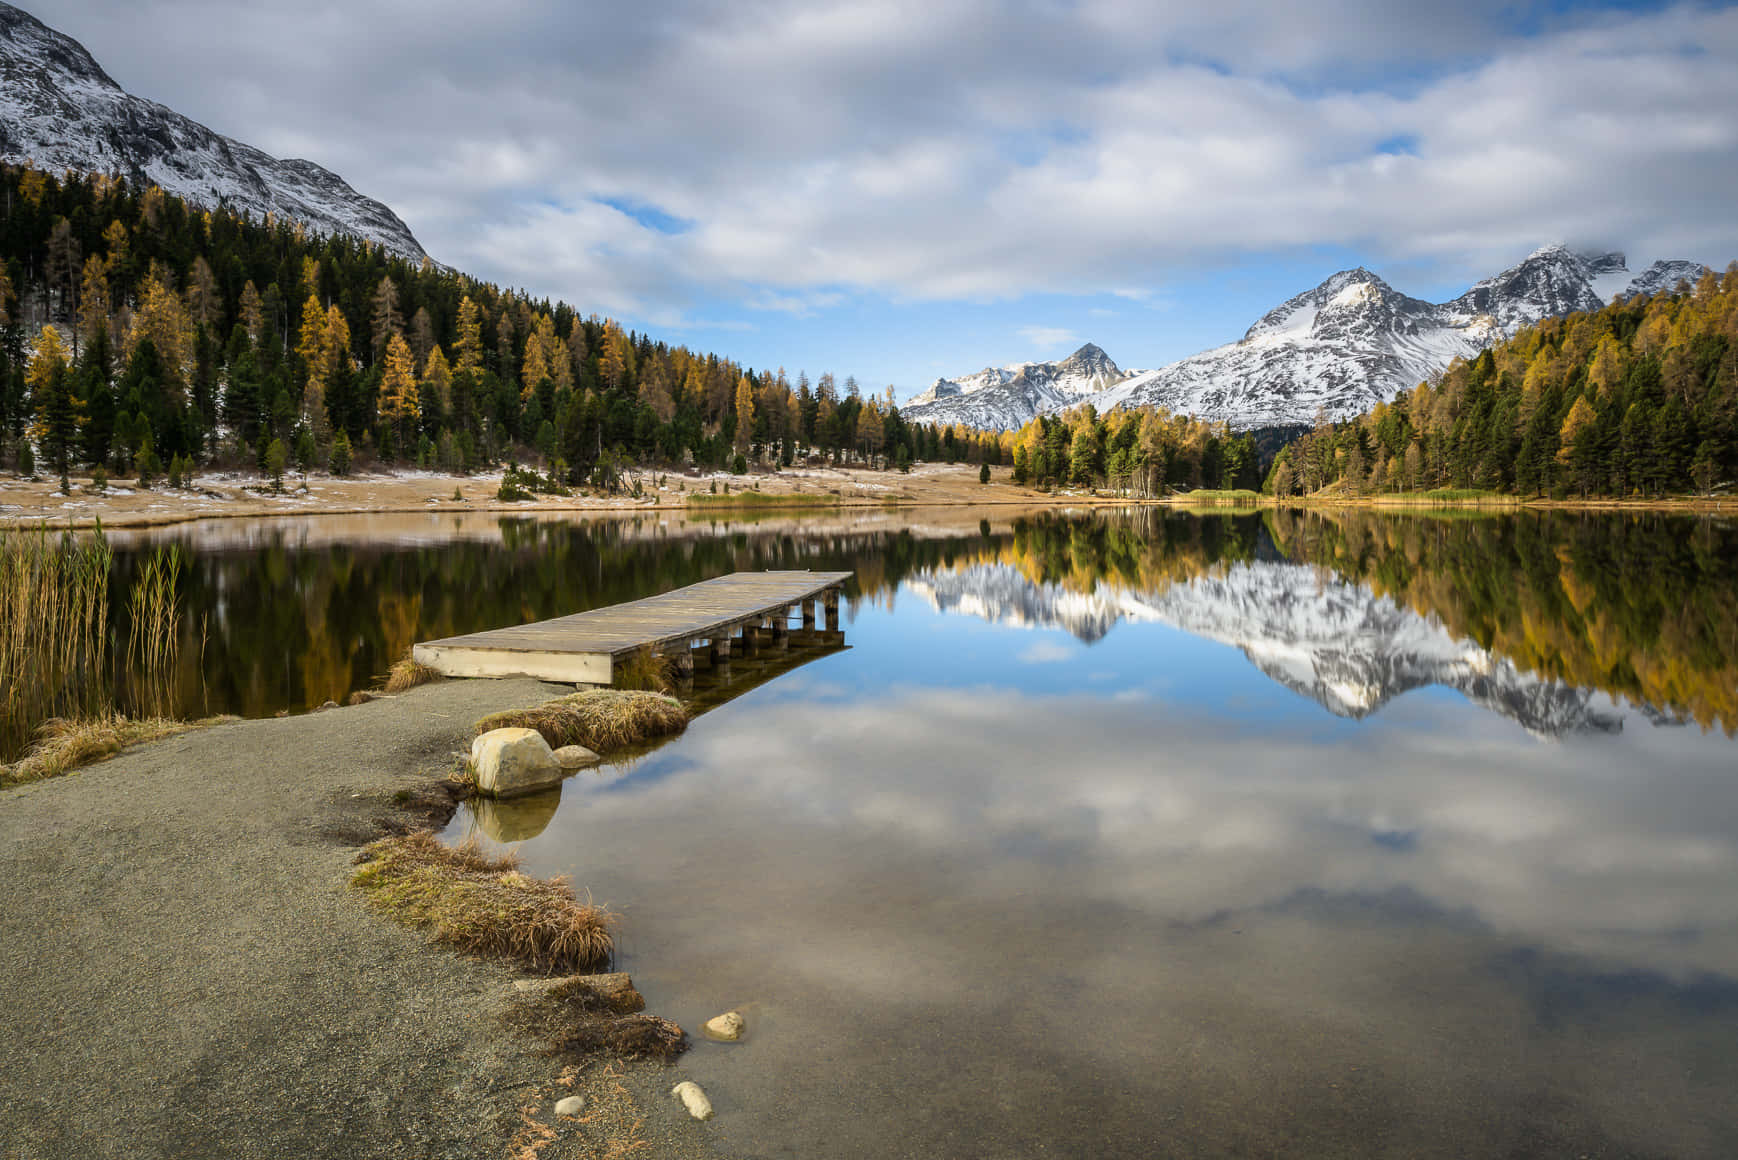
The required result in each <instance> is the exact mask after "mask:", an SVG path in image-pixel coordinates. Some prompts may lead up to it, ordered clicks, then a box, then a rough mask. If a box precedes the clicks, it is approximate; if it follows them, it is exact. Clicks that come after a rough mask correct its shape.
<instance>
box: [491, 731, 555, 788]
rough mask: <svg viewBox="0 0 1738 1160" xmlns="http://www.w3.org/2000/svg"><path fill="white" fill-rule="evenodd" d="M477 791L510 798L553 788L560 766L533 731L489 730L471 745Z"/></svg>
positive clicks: (537, 733)
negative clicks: (549, 787)
mask: <svg viewBox="0 0 1738 1160" xmlns="http://www.w3.org/2000/svg"><path fill="white" fill-rule="evenodd" d="M471 765H472V766H473V767H474V768H475V769H476V771H477V792H478V793H482V794H487V795H489V796H491V797H512V796H513V795H515V794H522V793H531V792H533V791H535V790H540V789H544V788H546V787H548V786H552V785H556V784H558V783H559V782H560V781H561V766H560V765H559V764H558V763H557V762H556V760H555V755H554V754H553V753H551V752H550V750H549V742H547V741H545V740H543V734H541V733H539V732H537V730H535V729H491V730H490V731H489V732H487V733H485V734H483V735H482V736H481V737H478V738H477V739H476V740H475V741H473V742H471Z"/></svg>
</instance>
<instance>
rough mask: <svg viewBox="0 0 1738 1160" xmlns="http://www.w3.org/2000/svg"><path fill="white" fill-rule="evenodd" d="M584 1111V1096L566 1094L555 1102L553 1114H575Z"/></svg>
mask: <svg viewBox="0 0 1738 1160" xmlns="http://www.w3.org/2000/svg"><path fill="white" fill-rule="evenodd" d="M583 1111H585V1097H584V1096H568V1097H567V1098H566V1099H564V1100H557V1101H556V1102H555V1114H556V1115H558V1116H577V1115H579V1113H581V1112H583Z"/></svg>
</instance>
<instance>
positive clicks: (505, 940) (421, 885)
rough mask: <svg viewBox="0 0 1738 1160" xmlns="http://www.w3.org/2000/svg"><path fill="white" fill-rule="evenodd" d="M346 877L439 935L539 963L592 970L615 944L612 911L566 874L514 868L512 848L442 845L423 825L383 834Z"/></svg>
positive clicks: (475, 949) (478, 950) (462, 946)
mask: <svg viewBox="0 0 1738 1160" xmlns="http://www.w3.org/2000/svg"><path fill="white" fill-rule="evenodd" d="M356 862H357V865H358V867H359V869H358V870H357V871H356V873H355V874H354V875H353V876H352V877H351V879H350V882H351V885H353V886H355V887H357V888H358V889H360V890H362V891H364V892H366V893H367V894H368V898H369V901H370V902H371V903H373V904H374V905H375V906H377V907H379V908H380V909H382V910H384V911H386V912H387V913H388V914H391V915H393V916H394V917H396V918H398V919H400V920H401V921H403V922H406V923H408V924H410V925H411V926H417V927H426V928H428V929H430V930H432V931H433V933H434V937H435V939H436V940H437V941H439V942H444V943H447V944H449V945H451V946H454V947H457V948H458V949H459V950H462V951H468V952H470V953H472V954H479V955H486V956H489V957H493V958H506V959H513V960H516V961H518V962H521V963H523V964H525V965H526V966H528V967H530V968H531V969H533V970H537V971H563V972H569V973H572V972H577V971H595V970H599V969H601V968H604V967H607V966H608V965H609V961H610V955H611V954H612V953H613V952H614V950H615V939H614V937H613V936H612V935H611V933H610V927H611V926H612V925H613V924H614V922H615V916H614V915H612V914H610V913H609V912H607V911H605V910H603V909H601V908H599V907H595V906H587V905H585V904H583V903H581V902H579V901H578V900H577V899H575V898H574V896H573V891H572V889H570V888H569V887H568V885H567V880H566V879H565V878H550V879H537V878H528V877H526V876H525V875H524V874H521V873H519V870H518V865H519V860H518V859H517V858H515V857H513V856H512V855H507V856H505V857H499V858H497V857H491V856H489V855H488V854H486V853H484V852H483V851H482V849H481V848H480V847H478V846H477V845H476V844H475V843H472V842H467V843H465V844H464V845H462V846H447V845H444V844H442V843H441V841H440V840H439V839H438V838H436V837H435V836H434V835H433V834H431V833H428V832H426V831H424V832H420V833H414V834H404V835H399V836H395V837H390V838H382V839H381V840H380V841H378V842H373V843H370V844H369V845H368V846H365V847H364V848H363V850H362V852H361V853H360V854H358V855H357V856H356Z"/></svg>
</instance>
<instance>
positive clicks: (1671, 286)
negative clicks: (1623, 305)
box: [1623, 261, 1708, 298]
mask: <svg viewBox="0 0 1738 1160" xmlns="http://www.w3.org/2000/svg"><path fill="white" fill-rule="evenodd" d="M1707 272H1708V267H1706V266H1704V265H1702V263H1700V262H1682V261H1659V262H1655V263H1654V264H1653V265H1651V266H1649V267H1648V268H1647V269H1645V270H1643V271H1642V272H1641V273H1639V274H1637V275H1636V276H1635V278H1634V280H1632V281H1631V282H1630V284H1629V285H1628V286H1626V287H1625V288H1624V290H1623V296H1624V297H1625V298H1634V297H1635V296H1636V295H1637V294H1640V295H1643V296H1647V297H1651V296H1653V295H1655V294H1658V293H1660V292H1661V291H1665V290H1676V289H1677V288H1678V283H1679V282H1688V283H1689V284H1690V285H1691V286H1694V285H1695V284H1696V283H1697V282H1700V281H1701V280H1702V275H1703V274H1706V273H1707Z"/></svg>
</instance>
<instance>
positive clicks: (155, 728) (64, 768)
mask: <svg viewBox="0 0 1738 1160" xmlns="http://www.w3.org/2000/svg"><path fill="white" fill-rule="evenodd" d="M236 720H239V718H236V717H207V718H205V719H204V720H201V721H171V720H168V719H166V718H163V717H145V718H141V719H139V720H131V719H129V718H126V717H122V716H109V717H97V718H90V719H70V718H65V717H54V718H51V719H49V720H47V721H44V722H43V723H42V725H41V726H40V727H38V729H37V731H36V738H37V740H36V743H35V744H34V745H32V746H31V747H30V749H29V750H28V751H27V752H26V753H25V754H24V756H23V757H21V758H19V759H18V760H17V761H15V762H13V763H12V764H11V765H0V785H22V784H23V783H25V782H27V781H42V780H43V779H44V778H50V777H59V776H61V775H62V774H64V773H70V772H71V771H72V770H75V769H77V768H79V767H80V766H83V765H90V764H92V763H93V762H97V761H102V760H103V759H105V758H108V757H113V756H114V755H115V754H117V753H119V752H120V751H121V750H123V749H125V748H127V747H128V746H130V745H142V744H144V743H145V742H147V741H156V740H158V739H159V738H163V737H173V736H174V735H175V734H177V733H185V732H187V731H188V730H189V729H201V728H204V727H205V726H207V725H221V724H222V723H223V722H225V721H236Z"/></svg>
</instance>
